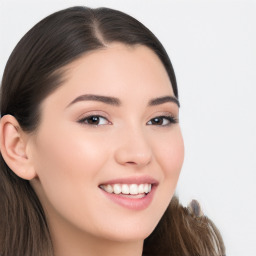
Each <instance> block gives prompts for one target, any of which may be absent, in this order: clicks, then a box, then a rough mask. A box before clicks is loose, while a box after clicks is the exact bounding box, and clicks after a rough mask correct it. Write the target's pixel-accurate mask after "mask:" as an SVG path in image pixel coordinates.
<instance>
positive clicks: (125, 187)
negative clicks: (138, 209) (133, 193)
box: [122, 184, 130, 195]
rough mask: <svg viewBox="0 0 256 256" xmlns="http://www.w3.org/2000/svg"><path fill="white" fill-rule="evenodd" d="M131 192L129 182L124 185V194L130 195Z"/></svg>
mask: <svg viewBox="0 0 256 256" xmlns="http://www.w3.org/2000/svg"><path fill="white" fill-rule="evenodd" d="M129 193H130V189H129V186H128V185H127V184H123V185H122V194H125V195H128V194H129Z"/></svg>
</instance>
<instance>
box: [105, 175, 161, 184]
mask: <svg viewBox="0 0 256 256" xmlns="http://www.w3.org/2000/svg"><path fill="white" fill-rule="evenodd" d="M146 183H147V184H152V185H158V181H157V180H156V179H154V178H152V177H150V176H134V177H126V178H117V179H112V180H108V181H104V182H102V183H101V184H100V185H107V184H110V185H113V184H137V185H139V184H146Z"/></svg>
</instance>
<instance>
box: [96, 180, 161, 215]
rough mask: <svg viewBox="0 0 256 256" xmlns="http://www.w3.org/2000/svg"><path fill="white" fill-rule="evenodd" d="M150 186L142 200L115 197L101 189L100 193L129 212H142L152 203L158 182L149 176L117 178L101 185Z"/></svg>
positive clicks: (120, 196)
mask: <svg viewBox="0 0 256 256" xmlns="http://www.w3.org/2000/svg"><path fill="white" fill-rule="evenodd" d="M146 183H147V184H152V188H151V191H150V192H149V193H148V194H146V195H145V196H144V197H142V198H130V197H123V196H122V195H120V194H119V195H117V194H114V193H108V192H106V191H104V190H103V189H101V188H100V187H99V189H100V190H101V192H102V193H103V194H104V196H106V197H107V198H108V199H110V200H111V201H112V202H114V203H116V204H118V205H120V206H122V207H124V208H127V209H130V210H136V211H139V210H144V209H146V208H147V207H149V205H150V203H151V202H152V200H153V198H154V194H155V191H156V189H157V185H158V181H157V180H155V179H153V178H152V177H149V176H142V177H127V178H119V179H114V180H109V181H105V182H104V183H101V185H103V184H110V185H112V184H146Z"/></svg>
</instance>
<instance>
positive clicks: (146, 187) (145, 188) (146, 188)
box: [144, 184, 148, 193]
mask: <svg viewBox="0 0 256 256" xmlns="http://www.w3.org/2000/svg"><path fill="white" fill-rule="evenodd" d="M144 192H145V193H148V184H145V185H144Z"/></svg>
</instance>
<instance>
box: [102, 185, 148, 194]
mask: <svg viewBox="0 0 256 256" xmlns="http://www.w3.org/2000/svg"><path fill="white" fill-rule="evenodd" d="M100 187H101V188H102V189H103V190H105V191H106V192H108V193H110V194H111V193H114V194H117V195H119V194H121V193H122V194H125V195H129V194H131V195H138V194H144V193H146V194H147V193H149V192H150V191H151V187H152V185H151V184H139V185H138V184H113V185H110V184H107V185H101V186H100Z"/></svg>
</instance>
